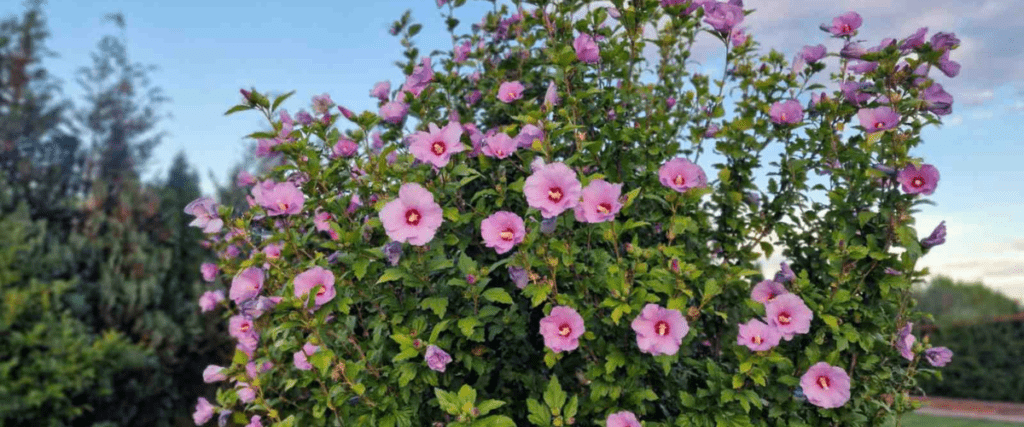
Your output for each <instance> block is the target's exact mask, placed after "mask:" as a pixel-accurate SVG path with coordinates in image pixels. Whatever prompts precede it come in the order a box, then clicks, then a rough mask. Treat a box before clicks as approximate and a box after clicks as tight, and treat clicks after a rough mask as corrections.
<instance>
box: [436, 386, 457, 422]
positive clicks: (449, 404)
mask: <svg viewBox="0 0 1024 427" xmlns="http://www.w3.org/2000/svg"><path fill="white" fill-rule="evenodd" d="M434 396H437V403H438V405H439V406H441V410H442V411H445V412H446V413H448V414H450V415H459V406H460V405H459V397H458V396H456V395H455V393H451V392H447V391H444V390H441V389H439V388H436V387H435V388H434Z"/></svg>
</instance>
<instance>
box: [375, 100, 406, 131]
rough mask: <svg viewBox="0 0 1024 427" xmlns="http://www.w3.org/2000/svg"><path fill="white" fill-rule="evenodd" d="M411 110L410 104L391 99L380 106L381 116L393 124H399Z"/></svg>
mask: <svg viewBox="0 0 1024 427" xmlns="http://www.w3.org/2000/svg"><path fill="white" fill-rule="evenodd" d="M408 112H409V106H408V105H406V104H405V103H404V102H399V101H391V102H388V103H387V104H384V105H383V106H381V107H380V117H381V118H382V119H384V121H386V122H388V123H391V124H395V125H397V124H399V123H401V121H402V119H404V118H405V115H406V114H407V113H408Z"/></svg>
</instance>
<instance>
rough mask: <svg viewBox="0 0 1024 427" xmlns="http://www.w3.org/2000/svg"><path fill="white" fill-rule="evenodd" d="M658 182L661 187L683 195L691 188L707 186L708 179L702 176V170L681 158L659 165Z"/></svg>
mask: <svg viewBox="0 0 1024 427" xmlns="http://www.w3.org/2000/svg"><path fill="white" fill-rule="evenodd" d="M658 180H659V181H661V185H664V186H666V187H668V188H671V189H673V190H675V191H678V192H680V193H685V192H686V191H687V190H689V189H691V188H704V187H707V186H708V178H707V175H704V170H703V169H701V168H700V166H697V165H695V164H693V162H691V161H689V160H687V159H685V158H682V157H679V158H675V159H672V160H669V161H667V162H665V164H663V165H661V168H660V169H658Z"/></svg>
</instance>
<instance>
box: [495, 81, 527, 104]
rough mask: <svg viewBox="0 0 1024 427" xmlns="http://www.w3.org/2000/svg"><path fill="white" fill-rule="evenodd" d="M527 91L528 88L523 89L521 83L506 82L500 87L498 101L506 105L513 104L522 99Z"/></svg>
mask: <svg viewBox="0 0 1024 427" xmlns="http://www.w3.org/2000/svg"><path fill="white" fill-rule="evenodd" d="M525 89H526V88H525V87H523V84H522V83H519V81H512V82H504V83H502V84H501V85H500V86H498V100H499V101H501V102H504V103H506V104H511V103H512V102H514V101H516V100H518V99H522V97H523V90H525Z"/></svg>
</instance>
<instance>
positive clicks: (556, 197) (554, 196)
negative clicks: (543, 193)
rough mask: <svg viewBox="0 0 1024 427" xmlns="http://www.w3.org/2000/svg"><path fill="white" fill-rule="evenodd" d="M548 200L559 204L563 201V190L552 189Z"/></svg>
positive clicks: (549, 191) (549, 190)
mask: <svg viewBox="0 0 1024 427" xmlns="http://www.w3.org/2000/svg"><path fill="white" fill-rule="evenodd" d="M548 199H550V200H551V201H552V202H556V203H557V202H559V201H561V200H562V189H561V188H558V187H552V188H550V189H548Z"/></svg>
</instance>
